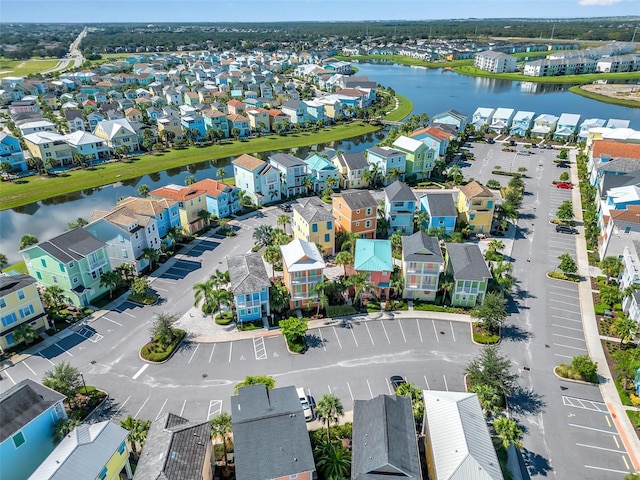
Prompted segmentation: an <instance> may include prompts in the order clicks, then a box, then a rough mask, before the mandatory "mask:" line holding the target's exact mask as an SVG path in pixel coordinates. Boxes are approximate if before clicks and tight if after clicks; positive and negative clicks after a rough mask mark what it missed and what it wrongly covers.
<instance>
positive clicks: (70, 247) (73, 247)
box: [32, 228, 107, 263]
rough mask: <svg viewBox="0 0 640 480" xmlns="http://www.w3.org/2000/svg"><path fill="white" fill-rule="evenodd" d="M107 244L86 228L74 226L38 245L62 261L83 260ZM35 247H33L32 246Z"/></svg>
mask: <svg viewBox="0 0 640 480" xmlns="http://www.w3.org/2000/svg"><path fill="white" fill-rule="evenodd" d="M106 245H107V244H106V243H104V242H103V241H102V240H99V239H97V238H96V237H94V236H93V235H91V234H90V233H89V232H87V231H86V230H85V229H84V228H74V229H73V230H70V231H68V232H64V233H63V234H61V235H58V236H57V237H53V238H51V239H49V240H47V241H45V242H42V243H39V244H38V247H40V248H42V249H43V250H44V251H45V252H47V253H48V254H49V255H51V256H52V257H53V258H55V259H56V260H59V261H60V262H62V263H69V262H71V261H73V260H82V259H83V258H85V257H86V256H87V255H89V254H90V253H93V252H95V251H96V250H99V249H101V248H102V247H105V246H106ZM32 248H33V247H32Z"/></svg>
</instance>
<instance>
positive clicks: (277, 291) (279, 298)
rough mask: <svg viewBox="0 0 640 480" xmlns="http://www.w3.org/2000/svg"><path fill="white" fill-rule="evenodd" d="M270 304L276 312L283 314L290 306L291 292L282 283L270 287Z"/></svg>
mask: <svg viewBox="0 0 640 480" xmlns="http://www.w3.org/2000/svg"><path fill="white" fill-rule="evenodd" d="M269 304H270V305H271V308H272V309H273V310H275V311H276V312H282V310H284V308H285V307H286V306H287V305H289V291H288V290H287V287H285V286H284V285H283V284H282V283H277V282H276V283H274V284H273V285H272V286H271V287H269Z"/></svg>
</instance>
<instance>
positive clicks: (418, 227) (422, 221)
mask: <svg viewBox="0 0 640 480" xmlns="http://www.w3.org/2000/svg"><path fill="white" fill-rule="evenodd" d="M413 221H414V222H415V226H414V230H415V231H416V232H419V231H422V232H426V231H427V230H428V229H429V227H428V225H429V213H428V212H427V211H426V210H419V211H418V213H416V215H415V217H413Z"/></svg>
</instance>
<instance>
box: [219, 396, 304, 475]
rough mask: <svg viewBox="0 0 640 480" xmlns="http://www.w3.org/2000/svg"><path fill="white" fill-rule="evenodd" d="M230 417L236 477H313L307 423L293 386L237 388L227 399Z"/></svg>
mask: <svg viewBox="0 0 640 480" xmlns="http://www.w3.org/2000/svg"><path fill="white" fill-rule="evenodd" d="M231 417H232V427H233V447H234V454H235V459H234V460H235V473H236V478H238V479H243V480H264V479H274V480H288V479H296V480H312V479H314V478H316V466H315V462H314V459H313V451H312V450H311V442H310V440H309V433H308V431H307V424H306V422H305V418H304V415H303V411H302V407H301V405H300V398H299V396H298V394H297V392H296V388H295V387H294V386H287V387H279V388H274V389H271V390H267V388H266V387H265V385H264V384H258V385H251V386H248V387H242V388H239V389H238V393H237V395H233V396H232V397H231ZM256 452H259V454H258V455H257V454H256Z"/></svg>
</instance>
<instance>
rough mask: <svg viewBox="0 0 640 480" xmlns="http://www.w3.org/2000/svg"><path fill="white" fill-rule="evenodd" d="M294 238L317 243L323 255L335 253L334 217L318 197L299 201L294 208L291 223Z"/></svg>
mask: <svg viewBox="0 0 640 480" xmlns="http://www.w3.org/2000/svg"><path fill="white" fill-rule="evenodd" d="M291 229H292V230H293V238H294V239H300V240H304V241H306V242H311V243H315V244H316V245H317V246H318V247H322V251H321V252H320V253H321V254H322V255H324V256H326V255H333V254H334V253H335V228H334V219H333V215H331V213H329V211H328V210H327V207H326V206H325V203H324V202H323V201H322V200H320V199H319V198H317V197H309V198H303V199H300V200H298V203H297V204H295V205H294V206H293V221H292V222H291Z"/></svg>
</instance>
